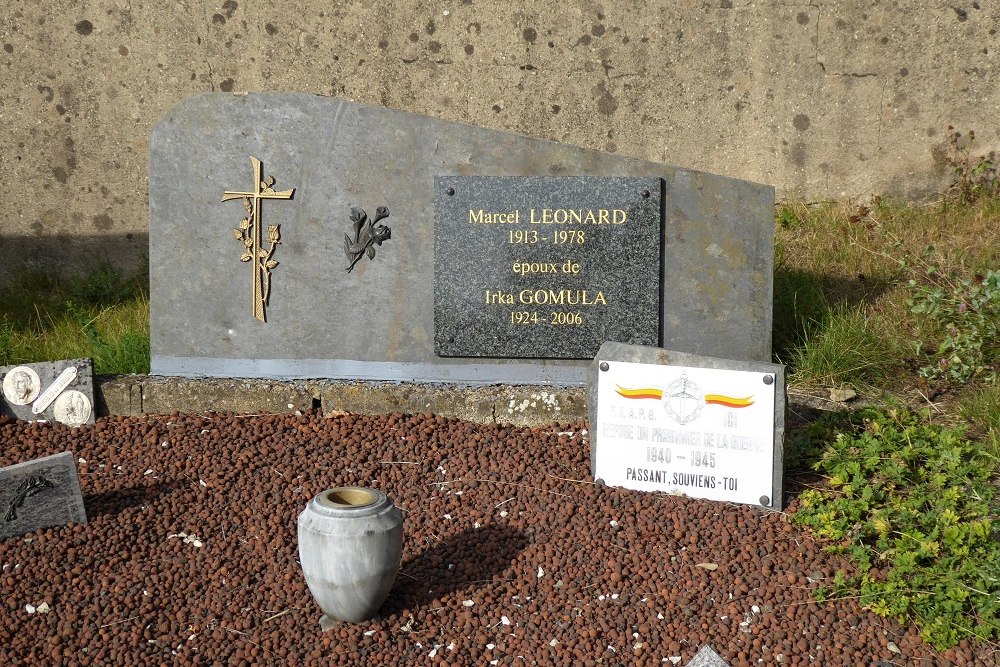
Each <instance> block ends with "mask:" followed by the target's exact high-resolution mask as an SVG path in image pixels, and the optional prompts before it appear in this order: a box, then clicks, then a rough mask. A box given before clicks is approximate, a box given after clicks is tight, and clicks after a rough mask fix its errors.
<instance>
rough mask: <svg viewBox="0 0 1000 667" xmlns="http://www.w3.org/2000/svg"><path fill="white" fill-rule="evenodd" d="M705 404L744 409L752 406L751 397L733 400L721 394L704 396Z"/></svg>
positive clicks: (731, 397) (733, 398)
mask: <svg viewBox="0 0 1000 667" xmlns="http://www.w3.org/2000/svg"><path fill="white" fill-rule="evenodd" d="M705 403H707V404H708V405H724V406H726V407H727V408H746V407H749V406H751V405H753V396H744V397H743V398H735V397H733V396H724V395H722V394H705Z"/></svg>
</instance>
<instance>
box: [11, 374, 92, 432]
mask: <svg viewBox="0 0 1000 667" xmlns="http://www.w3.org/2000/svg"><path fill="white" fill-rule="evenodd" d="M32 374H33V377H35V378H37V383H36V384H33V385H32V390H31V391H29V392H28V395H27V396H24V392H23V391H19V390H17V389H16V387H26V383H25V381H24V377H25V376H29V377H31V376H32ZM0 380H2V381H3V385H4V392H3V394H2V395H0V414H5V415H9V416H11V417H14V418H16V419H23V420H27V421H34V420H44V421H55V422H59V423H62V424H66V425H67V426H82V425H84V424H93V423H94V418H95V416H96V415H95V406H94V372H93V361H92V360H90V359H65V360H62V361H43V362H38V363H32V364H21V365H19V366H0ZM8 385H9V386H10V387H11V391H10V392H8V391H7V387H8ZM12 398H13V399H14V400H11V399H12ZM25 398H27V399H29V400H27V401H25Z"/></svg>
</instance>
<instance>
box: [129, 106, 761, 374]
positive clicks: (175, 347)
mask: <svg viewBox="0 0 1000 667" xmlns="http://www.w3.org/2000/svg"><path fill="white" fill-rule="evenodd" d="M149 169H150V171H149V198H150V250H149V253H150V309H151V313H150V326H151V331H150V339H151V340H150V342H151V353H152V359H151V367H152V373H153V374H155V375H176V376H188V377H190V376H216V377H258V378H310V377H315V378H348V379H361V380H389V381H400V380H404V381H428V382H456V383H466V384H495V383H512V384H561V385H582V384H584V382H585V381H586V372H587V364H588V363H589V361H588V360H587V359H569V358H545V357H548V354H547V353H546V351H545V350H544V349H543V348H542V347H541V346H539V347H536V348H535V349H534V350H531V351H530V355H541V358H539V357H535V358H489V357H485V356H478V355H479V354H483V353H487V354H488V353H490V350H488V349H483V347H484V346H478V348H477V347H475V346H474V345H473V344H472V343H470V342H468V341H467V342H466V345H465V347H463V348H461V349H456V350H451V351H449V350H447V349H444V348H442V349H441V350H440V351H441V353H442V354H455V353H458V354H461V355H463V356H447V357H446V356H441V354H438V352H437V351H436V350H435V337H436V336H435V305H434V293H435V280H436V279H438V280H439V281H447V280H448V277H447V275H438V274H437V272H436V270H435V265H436V263H438V262H441V261H444V262H445V263H446V262H447V258H441V259H439V258H436V256H435V247H434V245H435V239H436V238H438V237H439V236H440V235H439V233H438V232H437V231H436V224H437V222H436V220H435V197H436V196H437V190H436V187H435V178H436V177H443V178H448V177H452V178H454V177H470V176H478V177H490V178H499V177H520V178H524V177H531V178H534V177H553V176H559V177H572V178H575V179H590V178H598V179H605V178H610V177H629V178H640V179H644V180H646V181H652V182H654V183H657V184H658V187H657V186H654V187H653V188H652V189H651V197H653V198H659V211H660V214H661V215H662V226H661V227H660V232H659V239H658V243H657V246H658V247H659V248H661V250H660V251H658V252H660V255H661V256H662V261H661V259H660V257H659V256H658V257H657V258H656V259H655V260H654V261H653V262H652V266H650V263H649V262H647V261H646V259H645V258H644V259H642V260H640V261H635V260H632V259H630V257H629V254H628V249H627V248H620V247H614V246H615V244H616V243H617V241H615V240H613V239H612V240H610V241H609V243H610V244H611V245H612V247H609V248H605V249H603V250H604V253H605V255H604V256H605V257H607V258H615V257H617V258H618V259H619V260H620V261H622V262H623V263H624V264H626V265H627V266H628V268H629V270H631V271H634V272H636V273H637V274H643V275H650V272H652V276H653V277H652V279H651V283H652V287H650V286H649V285H644V286H643V287H642V288H641V289H642V290H643V296H642V298H641V303H642V304H643V305H642V306H641V307H638V308H637V312H635V313H629V314H628V315H627V317H628V318H629V321H632V322H636V327H637V329H639V330H641V331H642V332H643V333H642V334H641V335H642V337H641V338H637V339H634V340H641V341H643V342H647V341H648V342H654V341H655V342H656V343H657V344H662V345H665V346H668V347H670V348H672V349H678V350H685V351H688V352H691V353H699V354H716V355H720V356H722V355H725V356H733V357H736V358H743V359H757V360H767V359H769V358H770V353H771V301H772V298H771V282H772V260H773V237H774V191H773V189H772V188H770V187H767V186H763V185H757V184H754V183H748V182H745V181H739V180H734V179H731V178H725V177H722V176H716V175H712V174H705V173H699V172H694V171H689V170H685V169H680V168H677V167H671V166H668V165H663V164H657V163H654V162H646V161H642V160H637V159H635V158H630V157H626V156H621V155H611V154H607V153H602V152H599V151H593V150H587V149H583V148H578V147H574V146H567V145H564V144H559V143H555V142H550V141H544V140H540V139H532V138H529V137H524V136H519V135H516V134H511V133H508V132H499V131H494V130H487V129H483V128H477V127H471V126H468V125H463V124H460V123H453V122H446V121H441V120H436V119H433V118H427V117H424V116H419V115H416V114H412V113H406V112H401V111H393V110H390V109H383V108H379V107H371V106H366V105H363V104H356V103H353V102H347V101H342V100H337V99H332V98H324V97H319V96H315V95H305V94H246V95H229V94H203V95H197V96H194V97H190V98H187V99H185V100H183V101H181V102H180V103H179V104H178V105H177V106H176V107H175V108H174V109H172V110H171V111H170V112H168V113H167V114H166V115H165V116H164V117H163V118H161V119H160V121H159V122H158V123H157V125H156V126H155V128H154V129H153V132H152V136H151V138H150V166H149ZM566 182H567V183H570V182H572V180H570V181H566ZM578 182H581V181H578ZM456 192H459V190H456ZM498 194H499V193H498ZM616 196H617V195H616ZM551 201H552V202H553V203H556V199H552V200H551ZM623 201H624V200H623ZM521 203H526V202H520V203H519V204H518V205H520V204H521ZM583 205H584V202H583V201H580V203H579V206H583ZM632 205H635V204H632ZM638 205H639V206H640V207H641V206H643V204H641V203H640V204H638ZM618 208H622V207H618ZM484 210H485V209H484ZM622 210H625V209H624V208H623V209H622ZM637 210H638V209H637ZM550 227H556V225H555V224H553V225H550ZM563 231H566V230H563ZM576 231H589V230H576ZM601 233H602V234H603V233H604V232H603V231H602V232H601ZM567 238H568V237H567ZM595 238H596V237H595ZM472 252H475V250H473V251H472ZM480 252H482V253H483V254H484V255H485V254H487V253H493V252H496V250H495V248H494V249H490V248H486V247H483V248H482V249H481V250H480ZM586 252H593V251H592V250H589V249H588V250H587V251H586ZM641 252H642V253H643V257H645V256H646V253H648V252H650V250H649V248H648V247H644V248H643V249H642V250H641ZM567 259H568V260H571V264H570V271H572V264H573V263H578V264H580V272H581V275H583V272H584V271H585V270H586V271H589V273H588V277H586V278H582V279H581V280H597V277H598V276H599V274H600V272H601V271H604V270H606V267H605V268H602V269H600V270H598V269H597V268H596V264H593V262H596V261H597V260H596V259H593V257H592V258H591V259H590V260H587V261H589V262H592V263H591V264H589V265H587V266H589V268H587V266H585V262H584V261H578V260H574V259H573V255H570V254H568V255H566V257H565V258H562V257H560V260H558V261H559V262H560V263H559V266H558V268H559V269H560V270H561V269H562V266H563V264H562V262H565V261H566V260H567ZM539 261H542V260H539ZM545 261H546V262H548V263H553V262H554V261H556V260H553V259H548V260H545ZM445 265H446V264H445ZM511 270H512V271H513V268H511ZM539 277H540V276H531V278H532V279H536V278H539ZM519 278H520V276H519ZM454 280H456V281H459V280H465V278H464V277H463V276H456V277H455V278H454ZM439 284H442V283H440V282H439ZM538 284H539V285H541V284H542V283H541V282H539V283H538ZM551 284H552V285H553V287H552V289H555V290H557V291H558V289H559V288H558V286H557V285H556V284H555V283H551ZM581 284H582V283H581ZM595 284H596V283H595ZM496 289H497V290H502V289H503V288H502V287H501V286H497V287H496ZM544 289H549V288H548V287H545V288H544ZM567 289H569V288H567ZM580 289H581V291H582V289H583V288H582V287H581V288H580ZM587 289H588V300H589V299H591V298H593V296H596V295H593V296H592V295H591V294H590V289H589V287H588V288H587ZM652 290H655V291H656V295H657V298H656V299H652V298H651V297H650V296H649V294H650V293H651V291H652ZM515 297H517V293H516V292H515ZM482 298H483V300H484V301H485V294H483V295H482ZM580 298H581V299H582V294H581V295H580ZM604 298H605V300H607V306H608V307H609V308H610V307H612V305H613V304H612V301H611V300H610V296H609V295H608V294H605V297H604ZM617 298H623V295H622V294H620V293H619V294H618V295H617ZM650 304H651V305H650ZM483 305H484V306H485V305H486V304H485V303H484V304H483ZM599 307H602V306H591V307H589V308H599ZM649 308H652V309H654V312H653V314H652V315H651V314H650V313H649V312H648V310H649ZM480 311H481V309H480ZM545 312H546V313H547V312H548V311H547V310H546V311H545ZM569 312H570V313H572V315H571V317H572V318H573V321H575V313H576V310H573V311H569ZM588 312H595V311H588ZM580 313H581V322H583V315H584V311H583V310H582V309H581V311H580ZM538 314H539V317H542V315H543V311H542V310H539V311H538ZM458 316H459V317H461V315H460V314H459V315H458ZM516 317H517V316H516V315H515V318H516ZM563 317H564V318H565V317H569V316H567V315H564V316H563ZM651 319H652V320H653V321H654V322H655V323H656V328H657V331H658V338H656V339H652V338H649V337H648V336H649V335H650V334H649V333H648V332H649V330H650V325H649V322H650V320H651ZM545 326H546V327H549V329H548V330H549V331H553V330H554V329H555V328H556V327H557V326H558V327H564V328H567V329H568V328H570V327H575V326H576V325H545ZM587 326H589V325H581V328H580V331H581V332H583V331H586V329H587ZM539 331H543V330H542V329H539ZM708 333H710V335H706V334H708ZM561 335H563V336H567V337H568V338H569V341H568V342H567V346H568V347H567V348H566V349H563V350H558V351H555V352H556V353H557V354H560V355H566V356H573V355H576V354H581V353H580V352H579V350H581V349H583V348H584V346H583V344H582V342H581V341H582V336H581V337H578V338H576V339H575V340H574V337H573V335H572V334H570V333H569V332H566V333H563V334H561ZM544 337H547V338H548V339H549V340H550V341H551V340H553V338H552V336H551V335H549V334H545V336H544ZM557 337H558V336H557ZM616 337H620V336H617V335H616ZM629 340H633V339H629ZM470 345H473V346H472V347H471V348H470ZM516 347H517V345H515V344H509V345H507V347H506V348H505V349H497V350H496V351H497V353H500V354H503V355H511V354H514V353H517V354H521V353H520V352H518V351H517V350H516V349H514V348H516ZM473 353H475V354H476V356H471V355H472V354H473ZM587 354H588V355H589V354H590V352H588V353H587ZM466 355H467V356H466Z"/></svg>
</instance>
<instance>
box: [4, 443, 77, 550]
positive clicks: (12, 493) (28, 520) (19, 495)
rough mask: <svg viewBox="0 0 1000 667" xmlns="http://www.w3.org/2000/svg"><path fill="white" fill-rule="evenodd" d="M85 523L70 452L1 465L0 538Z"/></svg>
mask: <svg viewBox="0 0 1000 667" xmlns="http://www.w3.org/2000/svg"><path fill="white" fill-rule="evenodd" d="M71 522H73V523H87V512H86V510H85V509H84V506H83V495H82V494H81V493H80V480H79V478H78V477H77V474H76V462H75V460H74V459H73V454H72V452H62V453H61V454H54V455H52V456H46V457H44V458H40V459H35V460H33V461H26V462H24V463H18V464H17V465H12V466H7V467H6V468H0V539H4V538H7V537H11V536H13V535H23V534H25V533H30V532H31V531H33V530H37V529H38V528H49V527H51V526H62V525H64V524H67V523H71Z"/></svg>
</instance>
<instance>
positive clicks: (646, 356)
mask: <svg viewBox="0 0 1000 667" xmlns="http://www.w3.org/2000/svg"><path fill="white" fill-rule="evenodd" d="M602 362H607V363H609V364H610V363H614V362H630V363H635V364H650V365H657V366H686V367H690V368H707V369H718V370H724V371H742V372H751V373H760V374H762V375H764V376H765V377H764V380H765V381H767V379H768V378H767V377H766V376H768V375H769V376H771V378H773V380H772V382H770V383H769V384H771V385H772V386H773V387H774V388H775V389H774V415H773V420H774V421H773V424H774V430H773V449H772V450H771V465H770V468H771V484H770V493H769V494H767V498H766V502H759V503H757V498H758V496H756V495H755V496H754V499H755V500H754V502H755V504H761V505H763V506H766V507H771V508H773V509H778V510H780V509H781V507H782V501H783V495H782V494H783V483H784V436H785V405H786V397H785V367H784V366H781V365H780V364H772V363H764V362H759V361H740V360H736V359H720V358H717V357H706V356H702V355H695V354H688V353H686V352H678V351H675V350H665V349H662V348H656V347H648V346H640V345H626V344H623V343H615V342H608V343H605V344H604V345H602V346H601V349H600V350H598V352H597V355H596V356H595V357H594V360H593V361H592V362H591V364H590V367H589V369H588V373H587V415H588V418H589V421H590V431H589V434H588V437H589V440H590V466H591V470H592V471H596V470H597V451H598V449H599V448H600V447H601V446H602V443H601V434H600V429H599V428H598V423H599V419H598V408H599V400H598V379H599V375H600V373H601V372H602V370H601V364H602ZM698 400H701V399H700V398H699V399H698ZM726 455H727V453H725V452H719V456H720V458H721V457H722V456H726ZM680 466H681V464H680V462H679V461H678V460H676V459H675V460H674V461H672V467H673V468H675V469H680ZM690 472H692V473H698V472H705V471H699V470H690ZM764 488H765V489H766V488H767V486H766V485H764ZM762 495H763V494H762Z"/></svg>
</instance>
